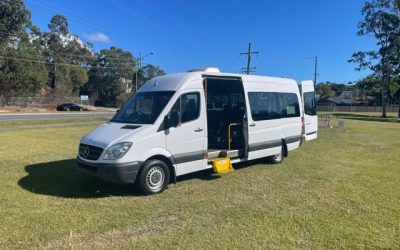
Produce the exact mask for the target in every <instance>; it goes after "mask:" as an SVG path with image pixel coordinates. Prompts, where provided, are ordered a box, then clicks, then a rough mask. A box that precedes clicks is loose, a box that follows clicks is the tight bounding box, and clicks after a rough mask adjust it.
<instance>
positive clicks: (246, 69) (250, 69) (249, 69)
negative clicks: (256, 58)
mask: <svg viewBox="0 0 400 250" xmlns="http://www.w3.org/2000/svg"><path fill="white" fill-rule="evenodd" d="M258 54H259V52H258V51H251V43H249V48H248V50H247V52H243V53H240V55H246V56H247V66H246V67H243V68H242V72H244V73H246V74H247V75H250V73H255V72H256V67H250V64H251V57H252V56H253V55H258Z"/></svg>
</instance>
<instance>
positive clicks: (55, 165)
mask: <svg viewBox="0 0 400 250" xmlns="http://www.w3.org/2000/svg"><path fill="white" fill-rule="evenodd" d="M25 171H26V172H27V173H28V175H27V176H25V177H23V178H22V179H20V180H19V181H18V185H20V186H21V187H22V188H23V189H26V190H28V191H30V192H32V193H35V194H44V195H51V196H57V197H64V198H102V197H108V196H136V195H141V194H140V192H138V191H137V190H136V188H135V186H134V185H117V184H112V183H107V182H104V181H101V180H97V179H95V178H90V177H87V176H82V175H81V174H80V173H79V172H78V170H77V168H76V162H75V159H69V160H61V161H53V162H46V163H39V164H34V165H28V166H26V167H25Z"/></svg>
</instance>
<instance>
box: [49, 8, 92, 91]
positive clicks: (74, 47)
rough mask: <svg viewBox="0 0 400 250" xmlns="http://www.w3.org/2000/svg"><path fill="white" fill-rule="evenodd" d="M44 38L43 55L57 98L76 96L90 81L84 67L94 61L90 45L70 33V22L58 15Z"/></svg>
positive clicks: (51, 85)
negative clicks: (59, 96) (58, 96)
mask: <svg viewBox="0 0 400 250" xmlns="http://www.w3.org/2000/svg"><path fill="white" fill-rule="evenodd" d="M48 27H49V30H50V31H49V32H45V33H44V34H43V46H44V47H45V50H44V52H43V54H44V56H45V59H46V62H47V63H48V66H47V67H48V71H49V79H50V82H49V86H50V87H51V89H52V91H53V94H55V95H64V96H65V95H71V94H72V95H76V94H78V93H79V90H80V87H81V86H83V84H85V83H86V82H87V80H88V76H87V71H86V70H85V68H84V67H85V66H86V65H87V64H88V61H90V60H91V59H92V54H91V51H90V49H91V44H88V43H86V42H84V41H83V40H82V39H80V38H79V37H78V36H76V35H72V34H70V33H69V30H68V20H67V18H66V17H64V16H63V15H55V16H53V17H52V18H51V21H50V24H49V25H48Z"/></svg>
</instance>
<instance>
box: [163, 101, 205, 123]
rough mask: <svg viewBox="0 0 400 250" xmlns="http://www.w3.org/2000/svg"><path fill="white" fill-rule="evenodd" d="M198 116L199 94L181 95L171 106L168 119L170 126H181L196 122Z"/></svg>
mask: <svg viewBox="0 0 400 250" xmlns="http://www.w3.org/2000/svg"><path fill="white" fill-rule="evenodd" d="M199 114H200V94H199V93H187V94H183V95H182V96H181V97H180V98H179V99H178V100H177V101H176V102H175V104H174V106H172V108H171V111H170V119H171V121H172V124H181V123H185V122H190V121H193V120H196V119H197V118H198V117H199Z"/></svg>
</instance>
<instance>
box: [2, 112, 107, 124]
mask: <svg viewBox="0 0 400 250" xmlns="http://www.w3.org/2000/svg"><path fill="white" fill-rule="evenodd" d="M114 114H115V112H60V113H21V114H15V113H13V114H0V122H15V121H32V120H49V119H75V118H88V119H90V118H103V117H105V118H111V117H112V116H113V115H114Z"/></svg>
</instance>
